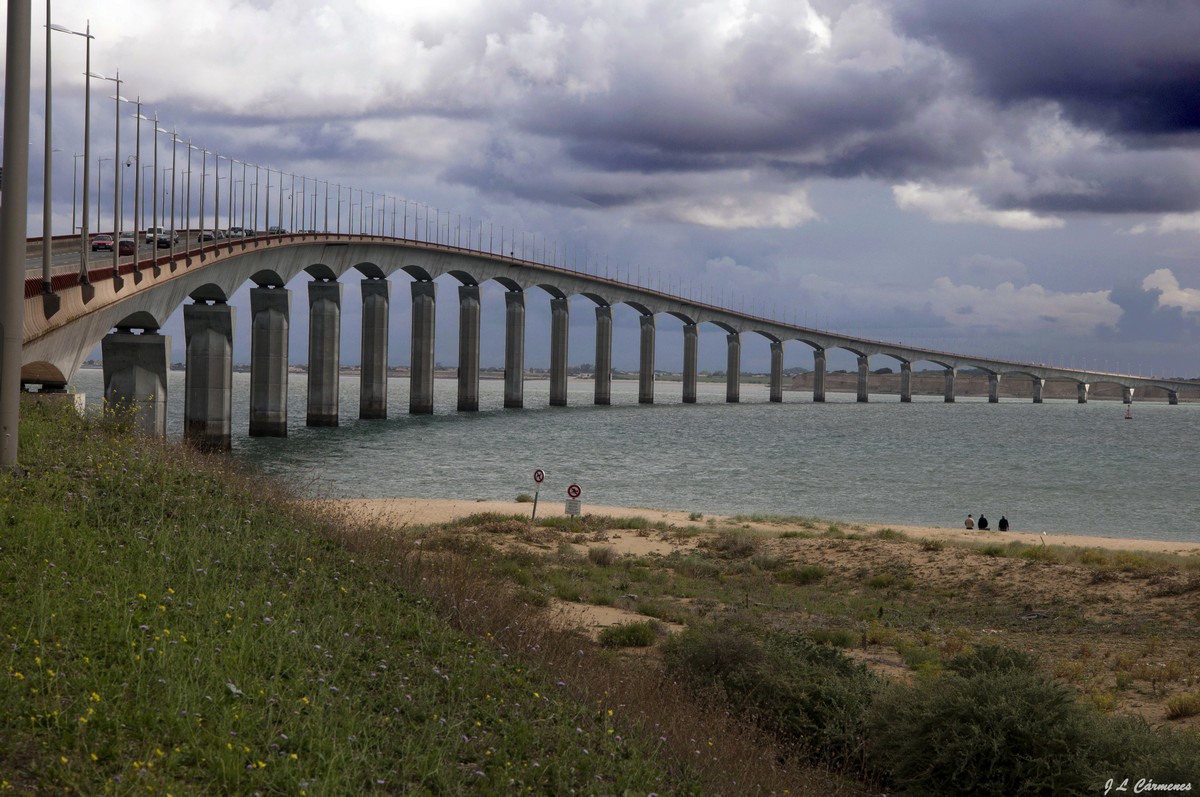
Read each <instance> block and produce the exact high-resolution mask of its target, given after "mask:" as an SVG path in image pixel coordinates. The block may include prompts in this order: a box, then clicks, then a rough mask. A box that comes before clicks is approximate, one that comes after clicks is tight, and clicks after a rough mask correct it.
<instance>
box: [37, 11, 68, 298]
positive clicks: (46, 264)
mask: <svg viewBox="0 0 1200 797" xmlns="http://www.w3.org/2000/svg"><path fill="white" fill-rule="evenodd" d="M51 33H53V30H52V29H51V28H50V0H46V147H45V150H46V151H45V158H44V159H43V161H42V163H43V168H42V181H43V182H42V293H43V294H49V293H52V291H51V290H50V245H51V243H52V241H51V237H52V235H53V233H52V232H51V224H50V192H51V189H50V186H51V179H50V178H51V164H52V163H53V160H54V155H53V154H52V153H53V152H54V147H53V145H52V144H51V143H50V126H51V125H50V116H51V110H52V106H53V105H54V103H53V102H52V101H51V98H50V63H51V60H52V59H51V58H50V34H51ZM72 232H74V230H72Z"/></svg>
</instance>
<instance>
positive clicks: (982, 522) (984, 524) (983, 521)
mask: <svg viewBox="0 0 1200 797" xmlns="http://www.w3.org/2000/svg"><path fill="white" fill-rule="evenodd" d="M976 525H978V526H979V530H980V531H983V530H984V529H986V528H987V518H985V517H984V516H983V515H980V516H979V523H977V524H976Z"/></svg>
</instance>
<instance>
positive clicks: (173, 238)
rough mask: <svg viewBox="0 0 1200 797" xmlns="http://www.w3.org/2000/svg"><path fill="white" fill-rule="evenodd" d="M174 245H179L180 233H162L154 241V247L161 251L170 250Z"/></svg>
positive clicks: (168, 231) (170, 231)
mask: <svg viewBox="0 0 1200 797" xmlns="http://www.w3.org/2000/svg"><path fill="white" fill-rule="evenodd" d="M173 243H176V244H177V243H179V233H177V232H175V231H174V230H167V231H166V232H160V233H159V234H158V236H157V237H156V238H155V239H154V245H155V246H157V247H158V248H159V249H170V248H171V244H173Z"/></svg>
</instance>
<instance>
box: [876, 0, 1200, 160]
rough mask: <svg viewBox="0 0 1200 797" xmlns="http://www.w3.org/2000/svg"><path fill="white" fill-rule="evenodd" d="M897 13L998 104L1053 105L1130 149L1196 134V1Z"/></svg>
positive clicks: (1089, 1) (923, 3)
mask: <svg viewBox="0 0 1200 797" xmlns="http://www.w3.org/2000/svg"><path fill="white" fill-rule="evenodd" d="M894 15H895V19H896V21H897V24H898V25H899V27H900V28H901V29H902V30H903V31H904V32H906V33H907V34H908V35H911V36H916V37H920V38H922V39H924V40H926V41H930V42H932V43H935V44H936V45H937V46H938V47H941V48H944V49H945V50H946V51H947V52H948V53H950V54H951V55H953V56H954V57H955V58H957V59H959V60H960V61H961V62H962V63H964V64H966V65H967V66H968V67H969V69H970V71H971V74H972V75H973V76H974V78H975V80H976V82H977V86H978V91H980V92H982V93H983V94H985V95H987V96H988V97H991V98H992V99H994V100H995V101H997V102H999V103H1000V104H1002V105H1005V106H1012V105H1017V104H1020V103H1023V102H1026V101H1030V100H1040V101H1045V100H1048V101H1053V102H1056V103H1058V104H1059V105H1060V106H1061V107H1062V108H1063V109H1064V111H1065V113H1066V114H1067V116H1068V118H1070V119H1071V120H1072V121H1073V122H1075V123H1076V124H1079V125H1082V126H1086V127H1090V128H1094V129H1099V130H1105V131H1108V132H1110V133H1113V134H1116V135H1119V136H1122V137H1123V138H1125V139H1126V140H1127V141H1130V142H1134V143H1139V139H1146V138H1148V139H1156V138H1160V137H1164V136H1177V135H1181V134H1192V135H1195V134H1200V48H1197V46H1196V43H1197V41H1200V4H1198V3H1195V2H1193V0H1147V1H1145V2H1141V1H1138V0H1086V2H1077V1H1076V0H1008V1H1007V2H1002V3H1001V2H993V3H964V2H962V0H907V1H906V2H904V3H903V4H902V5H901V7H900V8H898V9H897V10H896V11H895V12H894ZM1140 143H1144V144H1148V143H1150V142H1146V141H1142V142H1140Z"/></svg>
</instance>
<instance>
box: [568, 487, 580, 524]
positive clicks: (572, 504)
mask: <svg viewBox="0 0 1200 797" xmlns="http://www.w3.org/2000/svg"><path fill="white" fill-rule="evenodd" d="M582 492H583V490H581V489H580V488H579V485H578V484H572V485H571V486H570V487H568V488H567V505H566V507H565V509H564V511H565V512H566V513H567V514H568V515H569V516H571V517H577V516H578V515H579V514H580V505H579V496H580V494H581V493H582Z"/></svg>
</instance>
